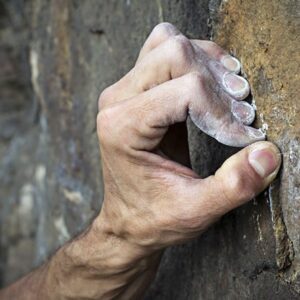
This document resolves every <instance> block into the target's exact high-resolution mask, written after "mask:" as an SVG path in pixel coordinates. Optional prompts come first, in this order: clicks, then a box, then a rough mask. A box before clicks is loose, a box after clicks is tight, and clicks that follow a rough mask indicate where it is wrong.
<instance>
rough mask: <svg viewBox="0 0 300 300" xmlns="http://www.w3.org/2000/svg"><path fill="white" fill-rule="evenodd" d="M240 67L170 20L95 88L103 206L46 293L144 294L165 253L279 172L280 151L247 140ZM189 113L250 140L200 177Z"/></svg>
mask: <svg viewBox="0 0 300 300" xmlns="http://www.w3.org/2000/svg"><path fill="white" fill-rule="evenodd" d="M222 64H223V65H222ZM226 67H227V69H226ZM239 68H240V65H239V62H238V61H237V60H236V59H232V58H230V56H228V55H227V53H226V52H225V51H224V50H222V49H221V48H220V47H218V46H217V45H216V44H214V43H212V42H207V41H198V40H189V39H187V38H186V37H184V36H183V35H182V34H180V33H179V32H178V30H177V29H176V28H175V27H173V26H172V25H170V24H160V25H158V26H157V27H156V28H155V29H154V31H153V32H152V34H151V35H150V36H149V38H148V39H147V41H146V43H145V45H144V47H143V48H142V50H141V52H140V55H139V58H138V61H137V63H136V65H135V66H134V68H133V69H132V70H131V71H130V72H129V73H128V74H127V75H125V76H124V77H123V78H122V79H121V80H120V81H118V82H117V83H115V84H114V85H112V86H111V87H109V88H107V89H106V90H105V91H104V92H103V93H102V94H101V97H100V101H99V114H98V118H97V127H98V135H99V139H100V148H101V159H102V168H103V176H104V188H105V193H104V203H103V206H102V209H101V212H100V214H99V215H98V216H97V217H96V219H95V220H94V222H93V224H92V225H91V227H90V228H89V229H88V231H87V232H86V233H84V234H82V235H81V236H80V237H79V238H78V239H76V240H74V241H72V242H71V243H70V244H69V245H66V246H65V247H63V248H62V249H61V250H60V251H59V254H57V255H56V256H55V257H54V259H52V261H51V265H50V270H51V267H52V270H53V271H50V272H49V274H55V277H54V279H53V277H51V276H49V277H50V279H51V280H50V279H49V280H48V281H49V282H50V284H48V285H49V286H57V285H58V284H57V282H59V283H60V284H59V286H60V287H61V288H60V289H56V291H57V292H56V294H53V295H52V298H50V299H122V300H123V299H140V298H141V295H142V294H143V293H144V292H145V289H146V287H147V286H148V285H149V283H150V282H151V281H152V279H153V278H154V276H155V272H156V269H157V266H158V264H159V261H160V256H161V253H162V251H163V249H165V248H166V247H167V246H170V245H174V244H178V243H182V242H185V241H187V240H189V239H192V238H194V237H196V236H198V235H199V234H201V233H202V232H203V231H204V230H206V229H207V227H208V226H209V225H210V224H212V223H213V222H215V221H216V220H217V219H218V218H220V217H221V216H222V215H224V214H225V213H226V212H228V211H230V210H232V209H234V208H235V207H237V206H239V205H242V204H243V203H245V202H246V201H248V200H250V199H251V198H253V197H254V196H255V195H256V194H258V193H259V192H261V191H262V190H263V189H265V188H266V187H267V185H268V184H269V183H270V182H271V181H272V180H273V179H274V178H275V176H276V174H277V172H278V169H279V166H280V160H281V158H280V154H279V151H278V150H277V148H276V147H275V146H274V145H273V144H271V143H269V142H258V143H254V144H251V143H253V142H255V141H257V140H261V139H263V138H264V136H263V134H262V133H261V132H260V131H258V130H256V129H254V128H251V127H249V126H247V124H250V123H251V122H252V121H253V118H254V110H253V108H252V107H251V106H250V105H249V104H247V103H246V102H243V101H240V100H242V99H244V98H245V97H246V96H247V95H248V93H249V86H248V83H247V82H246V81H245V80H244V79H242V78H241V77H239V76H236V75H234V74H235V73H237V72H238V71H239ZM226 74H228V75H226ZM224 77H226V80H228V82H227V83H226V84H227V85H225V84H224ZM226 80H225V81H226ZM228 86H230V87H231V89H228ZM188 115H190V116H191V118H192V120H193V121H194V122H195V124H196V125H197V126H198V127H199V128H200V129H202V130H203V131H205V132H206V133H208V134H210V135H212V136H214V137H215V138H217V139H218V140H219V141H221V142H223V143H225V144H229V145H236V146H237V145H239V146H243V145H246V144H251V145H250V146H248V147H246V148H244V149H243V150H241V151H240V152H238V153H237V154H235V155H233V156H232V157H230V158H229V159H228V160H227V161H226V162H225V163H224V164H223V165H222V166H221V168H220V169H219V170H218V171H217V172H216V173H215V174H214V175H213V176H210V177H208V178H205V179H201V178H199V176H198V175H197V174H196V173H195V172H194V171H193V170H191V169H190V168H188V167H187V165H188V157H187V153H188V151H187V150H188V149H187V146H186V140H183V138H184V136H185V133H184V129H185V127H184V122H185V120H186V118H187V117H188ZM178 133H180V135H179V136H178V135H177V134H178ZM176 139H177V141H176ZM178 139H180V140H179V141H178ZM174 141H175V142H176V143H175V144H176V145H177V146H176V148H174V146H173V145H175V144H172V143H171V142H174ZM178 148H180V149H178ZM178 150H179V151H178ZM178 152H180V155H178ZM166 154H167V155H166ZM171 158H172V159H173V158H175V160H174V159H173V160H172V159H171ZM57 266H61V267H60V268H59V271H58V267H57ZM45 299H46V298H45Z"/></svg>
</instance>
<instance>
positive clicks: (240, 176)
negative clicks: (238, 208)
mask: <svg viewBox="0 0 300 300" xmlns="http://www.w3.org/2000/svg"><path fill="white" fill-rule="evenodd" d="M245 171H246V170H234V171H232V172H231V173H230V174H228V177H227V179H226V184H225V188H226V191H224V194H225V195H226V198H227V201H229V202H230V204H234V203H235V202H236V201H241V202H244V201H247V200H250V199H252V198H253V197H254V196H255V195H256V194H257V191H258V190H259V189H260V186H259V184H258V183H257V180H256V178H255V177H253V176H252V174H251V172H245ZM228 191H229V192H228Z"/></svg>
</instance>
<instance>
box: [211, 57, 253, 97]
mask: <svg viewBox="0 0 300 300" xmlns="http://www.w3.org/2000/svg"><path fill="white" fill-rule="evenodd" d="M208 65H209V68H210V69H211V70H212V73H213V74H214V77H215V79H216V81H217V82H218V83H219V84H220V85H221V86H222V87H223V89H224V90H225V91H226V92H227V93H228V94H229V95H231V96H232V97H233V98H234V99H236V100H243V99H245V98H246V97H247V96H248V95H249V93H250V86H249V83H248V81H247V80H246V79H245V78H243V77H242V76H239V75H236V74H234V73H232V72H228V70H227V69H226V68H225V67H224V66H223V65H222V64H221V63H220V62H218V61H216V60H210V61H208Z"/></svg>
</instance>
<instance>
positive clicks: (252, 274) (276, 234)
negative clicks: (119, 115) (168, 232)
mask: <svg viewBox="0 0 300 300" xmlns="http://www.w3.org/2000/svg"><path fill="white" fill-rule="evenodd" d="M0 12H1V13H0V36H1V50H0V61H1V70H0V86H1V92H0V97H1V102H0V125H1V132H0V155H1V165H0V182H1V188H0V208H1V210H0V217H1V219H0V230H1V245H0V250H1V254H0V262H1V265H0V266H1V279H2V284H7V283H9V282H11V281H13V280H14V279H15V278H17V277H18V276H20V275H21V274H24V273H25V272H27V271H28V270H30V269H32V268H33V267H34V266H36V265H38V264H40V263H41V262H42V261H43V260H44V259H45V258H46V257H47V256H49V254H51V253H52V252H53V251H54V250H55V249H56V248H57V247H58V246H59V245H60V244H62V243H64V242H65V241H66V240H68V239H70V238H71V237H72V236H74V235H75V234H76V233H77V232H79V231H80V230H81V229H82V228H84V227H85V226H86V225H87V224H88V223H89V222H90V220H91V219H92V217H93V216H94V215H95V214H96V213H97V211H98V210H99V208H100V205H101V199H102V183H101V171H100V159H99V153H98V147H97V137H96V131H95V116H96V113H97V97H98V95H99V93H100V91H101V90H102V89H103V88H104V87H105V86H107V85H109V84H111V83H113V82H114V81H116V80H117V79H118V78H119V77H120V76H122V75H123V74H124V73H125V72H126V71H127V70H128V69H129V68H130V67H132V65H133V63H134V60H135V58H136V56H137V53H138V50H139V48H140V46H141V45H142V43H143V41H144V39H145V38H146V36H147V34H148V33H149V32H150V30H151V28H152V27H153V26H154V25H155V24H157V23H159V22H161V21H169V22H172V23H174V24H175V25H177V26H178V28H179V29H180V30H182V31H183V32H184V33H185V34H187V35H188V36H189V37H193V38H210V37H213V39H215V40H216V41H217V42H218V43H220V44H221V45H222V46H223V47H224V48H226V49H227V50H228V51H230V52H232V53H233V54H235V55H236V56H237V57H239V58H240V59H241V61H242V64H243V67H244V70H243V72H244V73H245V75H246V76H247V77H248V79H249V81H250V83H251V86H252V92H253V97H254V99H255V102H256V106H257V110H258V111H257V113H258V118H257V122H256V126H263V127H264V128H265V129H267V134H268V138H269V139H270V140H272V141H274V142H276V143H277V144H278V145H279V146H280V147H281V149H282V151H283V157H284V165H283V170H282V174H281V178H280V179H279V180H278V181H277V182H276V183H275V184H273V185H272V187H271V188H270V189H269V190H268V191H266V192H265V193H264V194H263V195H261V196H260V197H258V198H257V199H255V200H254V201H252V202H251V203H249V204H247V205H245V206H243V207H241V208H240V209H237V210H236V211H234V212H232V213H230V214H228V215H227V216H225V217H224V218H223V219H222V220H221V221H220V222H219V223H218V224H216V225H215V226H214V227H212V228H211V229H210V230H209V231H208V232H207V233H205V234H204V235H203V236H202V237H200V238H199V239H197V240H195V241H193V242H191V243H189V244H187V245H184V246H178V247H173V248H170V249H168V250H167V251H166V253H165V255H164V258H163V262H162V265H161V267H160V271H159V274H158V276H157V278H156V281H155V282H154V284H153V285H152V287H151V288H150V290H149V292H148V294H147V296H146V299H172V300H173V299H178V300H179V299H205V300H206V299H297V298H299V297H300V278H299V276H300V273H299V272H300V265H299V264H300V236H299V232H300V230H299V229H300V220H299V216H300V198H299V194H300V192H299V189H300V183H299V178H300V166H299V154H300V153H299V149H300V148H299V146H300V145H299V144H300V133H299V126H300V123H299V119H300V118H299V96H298V95H299V92H300V91H299V84H298V81H299V74H298V73H297V71H298V70H299V64H300V63H299V44H300V43H299V35H298V32H299V29H300V28H299V19H300V18H299V12H300V7H299V1H294V0H286V1H280V0H272V1H269V0H251V1H242V0H229V1H225V0H224V1H223V2H221V1H220V0H210V1H209V0H202V1H201V0H185V1H184V0H177V1H171V0H153V1H138V0H135V1H134V0H112V1H96V0H91V1H79V0H77V1H76V0H73V1H64V0H57V1H46V0H32V1H30V2H27V1H21V0H11V1H0ZM30 82H31V83H30ZM188 124H189V142H190V151H191V157H192V162H193V167H194V168H195V170H197V172H198V173H199V174H201V175H202V176H206V175H208V174H211V173H213V172H214V171H215V170H216V169H217V168H218V166H219V165H220V164H221V163H222V161H223V160H224V159H225V158H226V157H227V156H229V155H230V154H232V153H234V152H235V151H237V149H233V148H229V147H225V146H222V145H220V144H218V143H217V142H216V141H214V140H213V139H211V138H209V137H207V136H206V135H204V134H202V133H201V132H199V130H198V129H196V128H195V126H194V125H193V124H192V123H191V122H190V121H188Z"/></svg>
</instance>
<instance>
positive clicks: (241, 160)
mask: <svg viewBox="0 0 300 300" xmlns="http://www.w3.org/2000/svg"><path fill="white" fill-rule="evenodd" d="M280 164H281V155H280V152H279V150H278V149H277V147H276V146H275V145H274V144H272V143H270V142H259V143H255V144H252V145H250V146H248V147H247V148H244V149H243V150H241V151H240V152H238V153H237V154H235V155H233V156H231V157H230V158H229V159H227V160H226V161H225V163H224V164H223V165H222V166H221V168H220V169H219V170H218V171H217V172H216V174H215V175H214V176H210V177H208V178H206V179H200V180H199V179H197V180H194V181H193V182H192V183H191V185H190V186H189V187H188V188H187V189H188V190H189V193H188V195H189V197H191V199H190V198H189V199H188V200H187V202H188V203H190V204H189V205H190V207H191V211H193V214H197V213H198V214H199V212H200V213H202V212H205V214H206V216H208V219H207V223H209V222H210V220H213V219H214V218H215V217H220V216H222V215H224V214H225V213H227V212H228V211H230V210H232V209H234V208H236V207H238V206H240V205H242V204H244V203H245V202H247V201H249V200H251V199H253V197H255V196H256V195H257V194H259V193H260V192H262V191H263V190H264V189H265V188H266V187H267V186H268V185H269V184H270V183H271V182H272V181H273V180H274V178H275V177H276V175H277V173H278V170H279V168H280ZM192 208H193V209H192ZM191 213H192V212H191Z"/></svg>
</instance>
